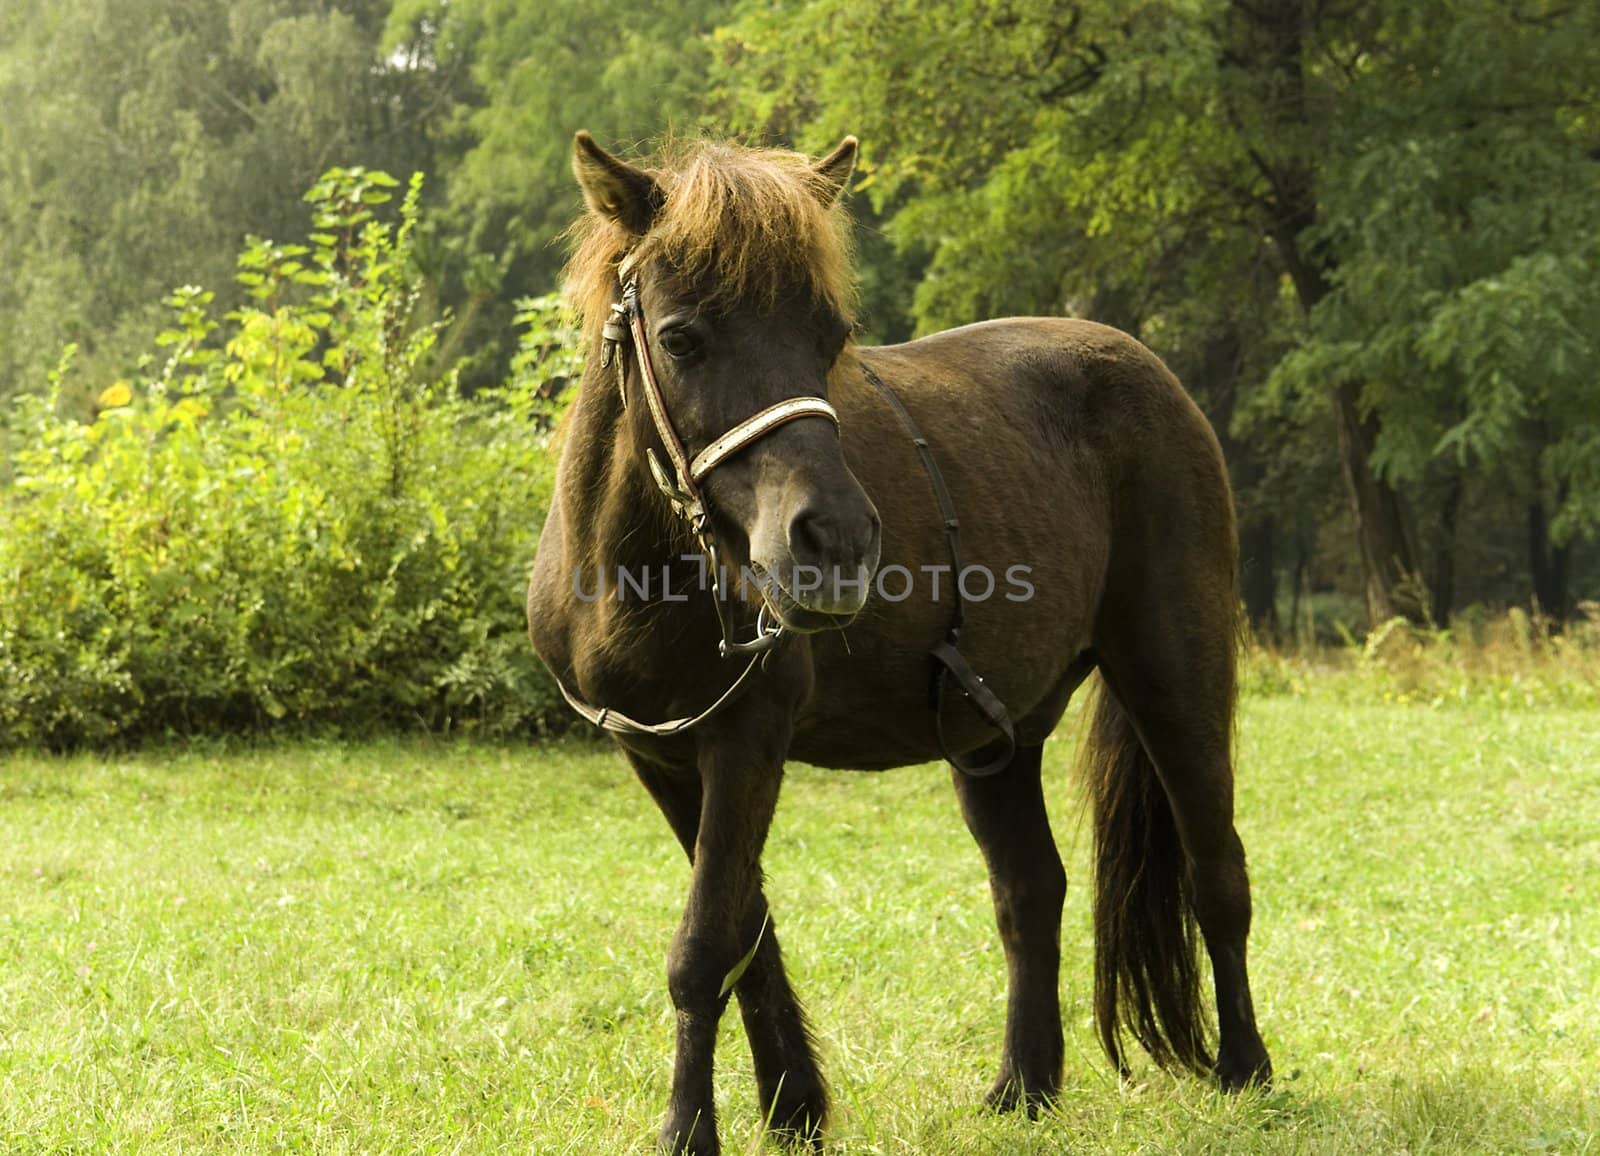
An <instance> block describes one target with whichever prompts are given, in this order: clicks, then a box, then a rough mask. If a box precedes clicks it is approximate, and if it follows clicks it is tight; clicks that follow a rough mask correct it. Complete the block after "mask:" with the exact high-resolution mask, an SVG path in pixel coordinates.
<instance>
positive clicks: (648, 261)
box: [527, 133, 1271, 1156]
mask: <svg viewBox="0 0 1600 1156" xmlns="http://www.w3.org/2000/svg"><path fill="white" fill-rule="evenodd" d="M857 148H858V146H857V142H856V140H855V138H853V137H847V138H845V140H844V141H843V142H842V143H841V144H840V145H839V146H838V148H837V149H835V150H834V151H833V152H832V153H831V154H829V155H828V156H826V157H824V158H822V159H820V160H816V161H813V160H811V159H810V158H808V157H805V156H803V155H801V154H799V153H795V152H790V151H786V150H770V149H769V150H762V149H751V148H746V147H742V146H739V145H734V144H728V143H722V142H716V141H696V142H690V143H687V144H680V145H677V146H672V147H670V148H669V149H668V150H666V151H664V152H663V153H661V154H660V155H658V156H657V157H656V158H654V160H653V163H651V164H648V165H646V164H643V163H639V164H635V163H630V162H629V161H626V160H624V159H622V158H620V157H618V156H616V155H613V154H612V153H610V152H607V151H606V150H605V149H603V148H601V147H600V146H599V145H598V144H597V143H596V142H595V141H594V140H593V139H592V138H591V137H590V136H589V135H588V134H587V133H579V134H578V135H577V137H576V139H575V142H574V147H573V170H574V173H575V176H576V178H577V182H578V185H579V187H580V188H581V190H582V193H583V197H584V201H585V211H584V213H583V215H582V216H581V218H580V219H579V220H578V221H577V223H576V224H575V226H574V227H573V231H572V240H573V248H572V253H571V257H570V261H569V264H568V267H567V270H566V277H565V284H566V291H567V293H568V295H569V299H570V300H571V301H572V302H573V304H574V307H575V309H576V311H577V312H578V314H579V316H580V319H581V324H582V329H583V335H584V342H585V349H586V354H587V356H586V362H585V369H584V372H583V377H582V381H581V386H580V389H579V392H578V395H577V397H576V400H575V401H574V402H573V403H572V406H571V408H570V410H569V411H568V413H567V415H566V416H565V418H564V419H563V424H562V433H561V451H560V461H559V465H558V467H557V475H556V486H555V491H554V496H553V499H552V503H551V507H550V510H549V512H548V515H547V518H546V521H545V523H544V526H543V529H542V532H541V536H540V540H539V546H538V551H537V554H536V557H535V561H534V564H533V568H532V572H531V578H530V582H529V589H528V603H527V609H528V627H529V636H530V638H531V641H532V644H533V647H534V649H535V651H536V652H537V654H538V655H539V657H540V658H541V659H542V660H543V662H544V663H545V664H546V665H547V666H548V667H549V669H550V671H551V672H552V674H553V675H554V677H555V678H556V679H557V681H558V683H559V684H560V686H561V688H562V690H563V693H564V694H565V695H566V696H567V698H568V700H569V701H570V702H571V703H572V704H573V706H574V708H575V709H577V710H578V711H579V713H580V714H582V715H583V717H585V718H587V719H588V720H589V721H591V722H593V723H595V724H596V725H598V726H600V727H601V728H602V729H604V730H606V731H607V732H609V733H610V734H611V735H612V737H613V738H614V739H615V741H616V743H617V744H618V746H619V747H620V749H621V752H622V754H623V756H624V757H625V758H626V759H627V760H628V762H629V763H630V764H631V765H632V768H633V770H634V772H635V773H636V775H637V777H638V779H639V781H640V782H641V783H642V784H643V786H644V788H645V790H646V791H648V792H649V794H650V796H651V797H652V798H653V799H654V801H655V802H656V804H657V805H658V806H659V807H660V809H661V811H662V813H663V815H664V816H665V818H666V820H667V823H668V825H669V826H670V827H671V829H672V832H673V834H674V835H675V836H676V838H677V839H678V841H679V842H680V843H681V844H682V846H683V850H684V851H685V853H686V854H687V855H688V857H689V860H690V862H691V865H692V868H691V881H690V884H689V891H688V896H687V901H686V903H685V906H684V911H683V918H682V921H681V923H680V924H679V926H678V928H677V931H676V933H675V935H674V936H673V938H672V942H671V947H670V950H669V952H668V956H667V968H666V971H667V987H668V991H669V992H670V995H671V998H672V1002H673V1005H674V1007H675V1009H676V1013H677V1015H676V1035H677V1038H676V1057H675V1062H674V1066H673V1072H672V1084H671V1096H670V1101H669V1104H668V1107H667V1111H666V1116H665V1119H664V1122H663V1124H662V1126H661V1131H660V1137H659V1142H660V1145H661V1147H662V1149H663V1150H664V1151H667V1152H672V1153H696V1154H702V1156H703V1154H708V1153H715V1152H717V1151H718V1141H717V1128H716V1120H715V1117H714V1112H713V1102H712V1078H711V1076H712V1063H713V1050H714V1045H715V1040H716V1032H717V1024H718V1021H719V1019H720V1017H721V1015H722V1014H723V1012H724V1010H725V1008H726V1006H727V1004H728V1002H729V1000H730V999H736V1000H737V1002H738V1005H739V1011H740V1014H741V1015H742V1016H743V1019H744V1024H745V1028H746V1032H747V1035H748V1037H749V1041H750V1049H751V1053H752V1058H753V1060H754V1068H755V1078H756V1083H757V1086H758V1090H759V1094H760V1103H761V1105H762V1109H763V1111H764V1113H765V1117H766V1120H767V1127H768V1128H769V1129H770V1130H771V1132H772V1133H773V1134H775V1136H776V1137H777V1138H779V1139H780V1140H784V1141H787V1142H791V1143H799V1144H800V1145H802V1146H820V1143H821V1136H822V1130H823V1127H824V1124H825V1121H826V1117H827V1112H828V1090H827V1085H826V1083H825V1082H824V1079H823V1076H822V1073H821V1071H820V1069H819V1067H818V1062H817V1054H816V1047H815V1044H814V1041H813V1038H812V1035H811V1032H810V1029H809V1026H808V1023H807V1019H806V1016H805V1014H804V1012H803V1011H802V1008H801V1004H800V1001H799V1000H798V998H797V997H796V995H795V993H794V990H793V989H792V987H791V985H790V982H789V978H788V976H787V974H786V972H785V969H784V962H783V956H782V953H781V951H780V947H779V942H778V937H777V925H776V921H775V920H774V918H773V915H772V912H771V910H770V909H769V906H768V903H767V899H766V896H765V894H764V891H763V875H762V869H761V855H762V847H763V844H764V842H765V840H766V836H767V832H768V829H769V827H770V825H771V821H772V817H773V812H774V808H775V806H776V804H777V800H778V795H779V788H780V784H781V782H782V779H783V771H784V764H785V762H786V761H787V760H789V759H798V760H803V761H805V762H807V763H811V764H815V765H818V766H822V767H830V768H839V769H856V770H878V769H886V768H891V767H900V766H906V765H911V764H923V763H928V762H931V761H937V760H940V759H948V760H949V761H950V762H951V763H952V764H953V769H952V771H951V777H952V782H953V783H954V786H955V791H956V794H957V795H958V797H959V800H960V805H961V811H962V814H963V816H964V817H965V820H966V825H967V827H968V828H969V830H970V831H971V833H972V835H973V837H974V838H975V840H976V841H977V844H978V847H979V848H980V850H981V852H982V855H983V858H984V860H985V863H986V865H987V868H988V874H989V880H990V885H991V891H992V895H993V901H994V910H995V917H996V921H997V923H998V926H999V933H1000V937H1001V940H1002V943H1003V945H1004V949H1005V958H1006V968H1007V997H1006V1027H1005V1036H1004V1041H1003V1044H1002V1046H1001V1051H1000V1062H999V1071H998V1074H997V1075H996V1077H995V1081H994V1084H993V1086H992V1087H991V1088H990V1090H989V1092H988V1096H987V1102H988V1103H989V1104H990V1105H992V1106H994V1107H995V1108H997V1109H1022V1110H1025V1111H1026V1112H1028V1113H1029V1114H1030V1115H1032V1114H1036V1113H1037V1112H1039V1111H1040V1110H1041V1109H1044V1108H1047V1107H1048V1106H1049V1105H1050V1104H1051V1102H1052V1100H1053V1098H1054V1097H1055V1095H1056V1093H1057V1092H1058V1090H1059V1088H1060V1083H1061V1070H1062V1051H1063V1043H1062V1028H1061V1011H1060V1003H1059V970H1060V926H1061V911H1062V903H1063V898H1064V895H1065V890H1066V876H1065V873H1064V871H1063V868H1062V864H1061V859H1060V856H1059V854H1058V852H1057V849H1056V845H1055V841H1054V839H1053V837H1052V834H1051V829H1050V822H1049V817H1048V816H1047V814H1046V809H1045V802H1044V796H1043V792H1042V788H1041V772H1040V755H1041V750H1042V746H1043V743H1044V741H1045V738H1046V736H1048V735H1049V734H1050V732H1051V731H1052V730H1053V729H1054V728H1055V727H1056V725H1057V723H1058V722H1059V721H1060V719H1061V717H1062V715H1063V712H1064V711H1065V710H1066V707H1067V704H1068V701H1069V699H1070V698H1071V697H1072V695H1073V694H1074V692H1075V691H1076V690H1077V689H1078V688H1079V686H1080V685H1081V684H1082V683H1083V682H1084V680H1085V679H1086V678H1087V677H1088V676H1089V675H1090V674H1091V673H1095V672H1098V675H1099V679H1098V684H1097V686H1096V688H1095V694H1096V697H1095V699H1094V702H1093V705H1092V708H1091V709H1092V714H1091V717H1090V721H1089V725H1088V729H1087V733H1086V736H1085V739H1084V741H1083V743H1082V744H1081V749H1080V761H1081V764H1082V765H1081V773H1082V775H1083V777H1084V781H1085V783H1086V790H1087V797H1088V800H1089V809H1090V812H1091V813H1092V822H1093V829H1094V836H1095V870H1094V890H1095V896H1094V934H1095V964H1094V993H1095V995H1094V1007H1095V1014H1096V1020H1097V1027H1098V1034H1099V1037H1100V1041H1101V1043H1102V1045H1103V1047H1104V1049H1105V1051H1106V1053H1107V1055H1108V1057H1109V1058H1110V1060H1111V1062H1112V1063H1113V1064H1114V1065H1115V1066H1116V1067H1117V1068H1118V1070H1119V1071H1122V1072H1124V1073H1125V1072H1126V1071H1127V1067H1126V1057H1125V1051H1124V1048H1125V1043H1126V1040H1127V1039H1128V1038H1129V1037H1131V1038H1132V1040H1134V1041H1135V1042H1137V1044H1139V1045H1140V1046H1142V1047H1143V1048H1144V1049H1145V1050H1146V1051H1147V1052H1148V1053H1149V1054H1150V1056H1151V1057H1152V1058H1153V1059H1154V1060H1155V1061H1157V1062H1158V1063H1160V1064H1162V1065H1164V1066H1169V1067H1174V1068H1178V1069H1192V1070H1195V1071H1197V1072H1202V1073H1209V1074H1210V1075H1211V1076H1212V1077H1213V1078H1214V1079H1215V1080H1216V1081H1217V1082H1218V1083H1219V1084H1220V1085H1221V1086H1222V1087H1223V1088H1225V1089H1229V1090H1238V1089H1241V1088H1243V1087H1245V1086H1246V1085H1247V1084H1250V1083H1253V1082H1260V1083H1264V1082H1265V1081H1267V1080H1268V1079H1269V1078H1270V1075H1271V1063H1270V1061H1269V1059H1268V1055H1267V1051H1266V1048H1265V1046H1264V1044H1263V1043H1262V1040H1261V1036H1260V1033H1259V1031H1258V1030H1257V1027H1256V1020H1255V1011H1254V1007H1253V1003H1252V999H1251V994H1250V983H1249V978H1248V973H1247V967H1246V939H1247V936H1248V933H1249V930H1250V917H1251V906H1250V886H1249V880H1248V876H1247V874H1246V868H1245V855H1244V849H1243V846H1242V844H1241V842H1240V840H1239V837H1238V835H1237V833H1236V832H1235V829H1234V824H1233V764H1232V754H1231V751H1232V742H1233V731H1234V706H1235V702H1234V699H1235V661H1236V650H1237V615H1238V592H1237V576H1236V571H1237V554H1238V549H1237V539H1236V534H1235V528H1234V518H1233V504H1232V497H1231V494H1230V491H1229V486H1228V481H1227V474H1226V471H1225V468H1224V464H1223V460H1222V454H1221V450H1220V449H1219V446H1218V442H1217V439H1216V436H1215V434H1214V432H1213V431H1212V429H1211V427H1210V425H1209V424H1208V423H1207V421H1206V419H1205V417H1204V416H1203V415H1202V414H1201V412H1200V410H1199V408H1198V407H1197V406H1196V405H1195V403H1194V402H1193V400H1192V399H1191V398H1190V397H1189V396H1188V394H1187V393H1185V391H1184V390H1183V388H1182V386H1181V385H1180V384H1179V383H1178V381H1177V380H1176V378H1175V377H1174V376H1173V375H1172V373H1171V372H1169V371H1168V369H1167V368H1166V367H1165V366H1164V365H1163V364H1162V362H1161V361H1160V360H1159V359H1158V358H1157V357H1156V356H1155V355H1154V354H1153V353H1151V352H1150V351H1149V350H1148V349H1146V348H1145V347H1144V346H1142V345H1141V344H1139V342H1137V341H1136V340H1134V339H1133V338H1132V337H1130V336H1128V335H1126V334H1124V333H1121V332H1119V331H1117V330H1114V329H1111V328H1108V327H1106V326H1102V325H1098V324H1094V323H1092V322H1089V321H1082V320H1074V319H1068V318H1060V317H1035V318H1011V319H1003V320H991V321H985V322H981V323H978V324H974V325H968V326H964V327H962V328H958V329H952V330H949V331H946V332H943V333H938V334H934V335H932V336H929V337H925V338H922V339H920V340H916V341H911V342H909V343H906V344H902V345H892V346H877V347H869V346H865V345H861V344H858V343H857V342H856V341H855V340H854V337H853V334H854V311H855V307H856V301H855V292H854V274H853V266H852V256H851V245H850V223H849V220H848V217H847V214H846V211H845V209H844V208H843V205H842V195H843V193H844V191H845V188H846V186H847V184H848V183H849V180H850V177H851V174H852V172H853V169H854V165H855V160H856V155H857ZM958 532H959V554H958V547H957V542H958ZM963 560H964V561H965V563H966V564H965V565H963ZM607 576H609V578H608V577H607ZM1002 576H1003V578H1002ZM986 579H987V581H986ZM608 583H609V584H608ZM979 671H981V672H982V674H981V675H980V674H978V673H977V672H979ZM952 680H953V681H952ZM641 720H655V721H641ZM1202 941H1203V943H1204V946H1205V949H1206V952H1207V954H1208V955H1209V959H1210V965H1211V973H1212V980H1213V986H1214V995H1215V1003H1216V1041H1217V1042H1216V1047H1215V1051H1214V1054H1213V1050H1212V1046H1211V1030H1210V1027H1209V1023H1208V1020H1209V1016H1208V1014H1207V1010H1206V1008H1205V1004H1204V1000H1203V999H1202V996H1201V978H1202V972H1201V966H1200V960H1199V945H1200V943H1201V942H1202Z"/></svg>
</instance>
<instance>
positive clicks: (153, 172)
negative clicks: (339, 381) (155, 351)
mask: <svg viewBox="0 0 1600 1156" xmlns="http://www.w3.org/2000/svg"><path fill="white" fill-rule="evenodd" d="M389 8H390V2H389V0H341V2H340V3H338V4H327V3H324V2H323V0H230V2H229V3H226V4H224V3H218V2H215V0H201V2H196V0H109V2H108V0H7V2H6V3H5V4H4V5H0V108H4V109H5V116H4V117H0V264H3V265H4V267H5V269H6V271H7V273H6V276H5V277H4V278H3V279H0V399H3V398H6V397H8V396H10V394H12V393H13V392H15V391H17V390H19V389H32V388H36V387H37V383H38V382H39V381H40V380H42V377H43V374H44V371H45V370H46V369H47V368H48V367H49V365H50V364H51V363H53V361H54V359H55V357H56V354H57V353H58V351H59V350H60V349H61V346H62V345H63V344H64V343H66V342H68V341H74V342H77V343H78V344H79V346H80V364H82V365H83V366H84V367H85V369H86V370H87V371H88V372H89V373H90V374H91V375H93V376H95V377H98V378H101V379H104V380H109V379H111V378H113V377H115V376H119V375H123V374H126V373H128V372H130V371H131V370H132V369H133V368H134V364H135V357H136V355H137V353H138V352H139V351H140V350H142V349H143V348H144V343H145V341H146V340H147V336H148V334H149V332H150V329H151V327H152V326H153V325H154V324H156V323H157V322H158V320H159V317H160V310H159V306H158V301H159V297H160V294H161V292H162V291H164V290H165V289H166V288H167V287H169V286H172V285H175V284H181V283H186V282H189V283H198V284H205V285H210V286H213V287H215V288H216V289H217V291H218V294H219V302H220V303H222V304H224V305H226V306H231V305H232V304H234V303H236V302H237V301H238V300H240V297H239V295H238V293H237V292H236V291H235V290H233V288H232V287H231V286H230V285H229V284H228V280H227V279H228V274H229V272H230V270H231V266H232V262H233V257H234V255H235V253H236V251H237V248H238V243H239V238H240V237H242V236H244V235H245V234H246V233H249V232H257V233H265V234H270V235H276V236H287V235H290V234H291V233H292V232H295V231H297V230H298V229H299V228H300V227H301V222H302V216H301V211H300V207H299V197H300V194H301V193H303V192H304V191H305V189H306V188H307V187H308V186H309V185H310V184H311V182H312V181H314V180H315V179H316V178H317V176H318V174H319V173H321V172H322V171H323V170H324V169H326V168H327V167H328V166H329V165H330V164H331V163H333V162H335V161H339V162H342V163H346V164H357V163H359V164H366V165H376V166H381V167H385V168H388V169H390V170H391V171H396V172H411V171H413V170H416V169H431V168H432V167H433V153H434V133H435V120H436V118H438V117H439V116H440V115H442V113H443V112H444V111H445V110H447V109H448V108H449V107H450V102H449V99H448V96H449V94H450V92H451V91H452V85H453V84H454V81H455V77H454V75H453V74H452V73H450V72H448V71H445V70H440V69H437V68H433V67H430V66H428V65H427V64H426V63H425V62H421V61H418V60H416V59H415V58H413V57H411V56H408V55H406V54H404V53H394V54H380V52H379V50H378V44H379V41H380V39H381V37H382V34H383V29H384V27H385V22H386V19H387V16H388V11H389ZM65 400H66V401H67V402H68V404H74V405H79V404H81V405H85V406H86V403H87V399H85V398H83V397H81V396H78V395H76V394H72V393H70V392H69V394H68V395H67V397H66V398H65Z"/></svg>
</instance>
